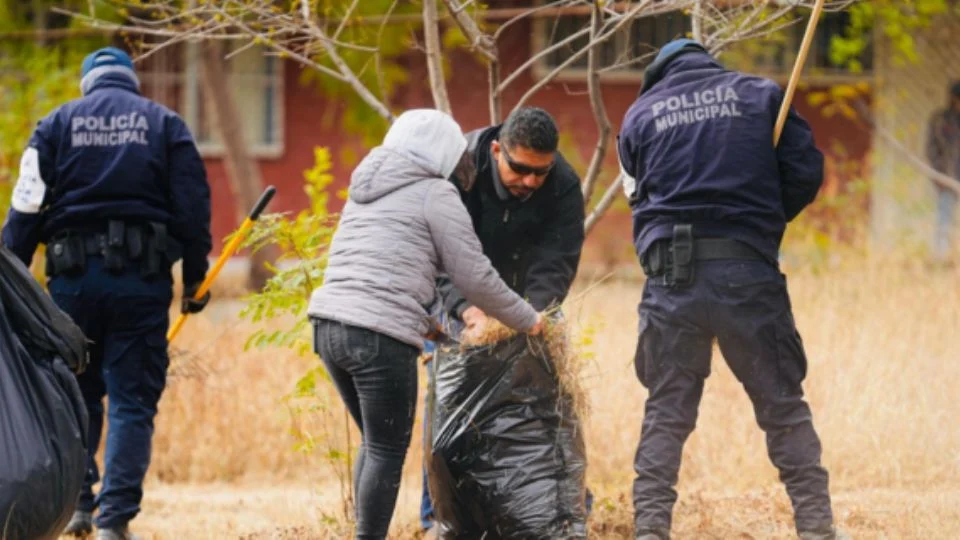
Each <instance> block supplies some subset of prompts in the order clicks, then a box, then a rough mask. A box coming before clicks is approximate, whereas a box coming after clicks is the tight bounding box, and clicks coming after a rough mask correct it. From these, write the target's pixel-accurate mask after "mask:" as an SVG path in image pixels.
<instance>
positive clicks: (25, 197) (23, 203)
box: [13, 147, 47, 214]
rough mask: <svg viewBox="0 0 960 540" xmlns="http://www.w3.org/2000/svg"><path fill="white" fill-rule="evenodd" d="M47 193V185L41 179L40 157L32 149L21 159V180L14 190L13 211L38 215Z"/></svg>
mask: <svg viewBox="0 0 960 540" xmlns="http://www.w3.org/2000/svg"><path fill="white" fill-rule="evenodd" d="M46 193H47V184H46V183H44V181H43V178H41V177H40V156H39V154H37V149H36V148H33V147H30V148H27V150H26V151H25V152H24V153H23V157H21V158H20V178H19V179H18V180H17V185H16V186H15V187H14V188H13V209H14V210H16V211H17V212H20V213H22V214H38V213H40V207H41V206H42V205H43V197H44V195H46Z"/></svg>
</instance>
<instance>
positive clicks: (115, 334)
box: [2, 47, 211, 539]
mask: <svg viewBox="0 0 960 540" xmlns="http://www.w3.org/2000/svg"><path fill="white" fill-rule="evenodd" d="M80 88H81V91H82V94H83V96H82V97H81V98H79V99H76V100H73V101H70V102H69V103H66V104H65V105H63V106H61V107H59V108H57V109H56V110H54V111H53V112H52V113H50V114H49V115H48V116H47V117H46V118H44V119H42V120H41V121H40V122H39V124H38V126H37V128H36V130H35V131H34V133H33V136H32V137H31V139H30V143H29V147H28V148H27V149H26V151H25V152H24V154H23V158H22V159H21V163H20V175H19V179H18V181H17V185H16V186H15V188H14V193H13V202H12V207H11V209H10V213H9V215H8V216H7V220H6V223H5V224H4V227H3V233H2V238H3V242H4V244H6V245H7V247H9V248H10V249H11V250H12V251H13V252H14V253H16V254H17V256H19V257H20V259H22V260H23V262H24V263H25V264H28V265H29V264H30V262H31V259H32V258H33V254H34V251H35V250H36V248H37V245H38V244H39V243H45V244H46V246H47V250H46V255H47V267H46V272H47V277H48V278H49V290H50V293H51V294H52V296H53V299H54V301H55V302H56V303H57V304H58V305H59V306H60V307H61V308H62V309H63V310H64V311H66V312H67V313H68V314H69V315H70V316H71V317H72V318H73V319H74V320H75V321H76V322H77V324H78V325H79V326H80V327H81V328H82V329H83V331H84V333H85V334H86V336H87V338H88V339H89V340H90V341H91V342H92V343H91V352H90V354H91V358H90V361H91V363H90V366H89V368H88V369H87V370H86V371H85V372H84V373H83V374H81V375H79V376H78V382H79V385H80V388H81V390H82V393H83V397H84V401H85V402H86V405H87V410H88V412H89V414H90V431H89V434H88V436H89V439H88V448H89V465H88V470H87V475H86V478H85V481H84V487H83V491H82V493H81V495H80V500H79V502H78V506H77V511H76V512H75V514H74V516H73V519H72V520H71V521H70V523H69V524H68V527H67V530H66V533H68V534H73V535H77V536H84V535H86V534H89V533H90V532H91V531H92V526H93V519H92V516H93V512H94V511H95V510H96V509H99V513H98V514H97V517H96V526H97V529H98V533H97V538H100V539H122V538H132V537H133V536H132V535H131V534H130V532H129V529H128V526H127V524H128V523H129V522H130V520H132V519H133V518H134V517H135V516H136V515H137V513H138V512H139V511H140V501H141V499H142V497H143V488H142V484H143V478H144V475H145V473H146V471H147V467H148V465H149V462H150V447H151V437H152V435H153V420H154V416H155V415H156V413H157V402H158V401H159V399H160V395H161V393H162V392H163V389H164V386H165V383H166V373H167V366H168V364H169V359H168V356H167V341H166V331H167V327H168V323H169V320H168V319H169V316H168V310H169V307H170V303H171V301H172V298H173V284H172V273H171V266H172V265H173V263H174V262H175V261H176V260H178V259H180V258H182V260H183V267H182V270H183V282H184V284H185V286H184V295H183V296H184V298H185V299H186V300H184V301H183V304H182V306H181V311H183V312H190V313H197V312H199V311H200V310H202V309H203V307H204V306H205V305H206V303H207V301H208V300H209V295H207V296H206V297H204V299H203V300H202V301H194V300H192V297H193V296H194V294H195V292H196V290H197V288H198V287H199V285H200V283H201V282H202V281H203V279H204V277H205V275H206V272H207V268H208V261H207V256H208V255H209V252H210V249H211V238H210V188H209V185H208V183H207V178H206V173H205V170H204V165H203V162H202V161H201V159H200V155H199V154H198V152H197V148H196V145H195V143H194V140H193V137H192V136H191V134H190V131H189V130H188V129H187V126H186V125H185V124H184V122H183V120H181V119H180V117H178V116H177V115H176V114H175V113H173V112H172V111H170V110H169V109H167V108H165V107H163V106H161V105H159V104H157V103H154V102H152V101H150V100H148V99H146V98H145V97H143V96H141V95H140V92H139V81H138V79H137V75H136V73H135V71H134V68H133V63H132V61H131V59H130V57H129V56H128V55H127V54H126V53H125V52H123V51H121V50H119V49H116V48H113V47H109V48H105V49H101V50H98V51H96V52H94V53H92V54H90V55H89V56H87V58H86V59H84V61H83V65H82V80H81V83H80ZM104 396H106V397H107V398H108V409H107V417H108V419H109V422H108V423H109V429H108V430H107V434H106V449H105V456H104V472H103V477H102V484H101V486H100V492H99V494H98V495H97V496H96V497H94V495H93V491H92V487H93V485H94V484H95V483H97V481H99V480H100V479H101V478H100V475H99V472H98V469H97V464H96V462H95V461H94V455H95V454H96V452H97V447H98V446H99V443H100V436H101V431H102V428H103V415H104V407H103V398H104Z"/></svg>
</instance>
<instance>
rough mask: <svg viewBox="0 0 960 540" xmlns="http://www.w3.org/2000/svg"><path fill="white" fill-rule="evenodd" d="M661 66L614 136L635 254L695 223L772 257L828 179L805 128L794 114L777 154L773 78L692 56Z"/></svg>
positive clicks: (700, 230)
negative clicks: (678, 226) (624, 177)
mask: <svg viewBox="0 0 960 540" xmlns="http://www.w3.org/2000/svg"><path fill="white" fill-rule="evenodd" d="M656 68H657V69H654V70H651V71H652V72H654V73H655V74H656V76H657V79H656V80H654V81H652V83H651V84H649V85H647V86H645V89H644V92H643V93H642V94H641V96H640V97H639V98H638V99H637V101H636V102H635V103H634V104H633V105H632V106H631V107H630V109H629V110H628V112H627V114H626V116H625V118H624V120H623V123H622V127H621V131H620V135H619V137H618V148H617V149H618V154H619V157H620V164H621V166H622V167H623V170H624V172H625V173H626V174H627V175H628V177H629V178H628V179H627V182H626V188H627V192H628V193H627V194H628V196H629V197H630V205H631V208H632V211H633V226H634V244H635V245H636V249H637V253H638V255H640V256H642V255H643V253H644V252H645V251H646V250H647V248H648V247H649V246H650V245H651V244H652V243H653V242H654V241H656V240H658V239H662V238H667V237H669V236H670V235H671V234H672V229H673V226H674V225H675V224H680V223H692V224H693V225H694V234H695V235H698V236H711V237H728V238H733V239H737V240H740V241H743V242H745V243H747V244H749V245H750V246H752V247H754V248H755V249H757V250H758V251H760V252H761V253H762V254H764V255H765V256H766V257H767V258H768V259H770V260H771V261H776V260H777V255H778V251H779V247H780V243H781V241H782V238H783V233H784V230H785V228H786V224H787V222H789V221H790V220H792V219H793V218H795V217H796V216H797V215H798V214H799V213H800V211H801V210H803V208H804V207H806V206H807V205H808V204H810V202H812V201H813V200H814V198H815V196H816V194H817V191H818V190H819V189H820V186H821V184H822V182H823V155H822V154H821V152H820V151H819V150H818V149H817V147H816V146H815V144H814V139H813V134H812V132H811V130H810V127H809V125H808V124H807V123H806V121H804V120H803V119H802V118H801V117H800V116H799V115H798V114H797V113H796V111H794V110H792V109H791V111H790V114H789V117H788V120H787V122H786V126H785V128H784V131H783V135H782V137H781V139H780V144H779V146H778V147H777V148H776V149H775V148H774V147H773V131H774V124H775V123H776V118H777V113H778V111H779V108H780V104H781V102H782V100H783V92H782V91H781V90H780V88H779V87H778V86H777V85H776V84H775V83H774V82H773V81H770V80H768V79H763V78H760V77H755V76H751V75H747V74H744V73H740V72H736V71H729V70H726V69H724V68H723V67H722V66H721V65H720V64H719V63H718V62H717V61H716V60H715V59H713V58H712V57H711V56H710V55H709V54H707V53H705V52H702V51H696V50H693V51H691V50H686V51H684V52H682V53H680V54H678V55H674V56H668V57H666V58H664V63H663V65H661V66H656Z"/></svg>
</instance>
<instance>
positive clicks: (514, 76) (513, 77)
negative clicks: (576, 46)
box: [497, 26, 593, 92]
mask: <svg viewBox="0 0 960 540" xmlns="http://www.w3.org/2000/svg"><path fill="white" fill-rule="evenodd" d="M588 35H590V27H589V26H587V27H586V28H582V29H580V30H578V31H577V32H574V33H573V34H570V35H569V36H567V37H566V38H564V39H562V40H560V41H558V42H556V43H554V44H553V45H551V46H549V47H546V48H544V49H543V50H541V51H540V52H538V53H537V54H535V55H533V56H531V57H530V58H528V59H527V61H526V62H524V63H523V64H521V65H520V67H518V68H517V69H515V70H514V72H513V73H511V74H510V76H509V77H507V78H506V79H504V80H503V82H502V83H500V85H499V86H498V87H497V91H498V92H503V91H504V90H506V88H507V87H508V86H510V83H512V82H513V81H515V80H517V78H518V77H520V76H521V75H523V72H524V71H526V70H527V69H529V68H530V66H533V65H534V64H536V63H537V61H539V60H540V59H541V58H545V57H546V56H548V55H550V54H553V53H554V52H556V51H558V50H559V49H562V48H563V47H566V46H567V45H569V44H570V43H573V42H574V41H576V40H578V39H580V38H582V37H585V36H588ZM590 43H591V44H592V43H593V41H592V40H591V42H590ZM581 50H582V49H581ZM590 50H593V47H590V46H589V45H588V48H587V49H586V51H583V52H587V51H590ZM581 56H582V55H581ZM578 58H579V57H578ZM574 61H576V60H574Z"/></svg>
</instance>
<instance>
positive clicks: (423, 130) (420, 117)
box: [350, 109, 467, 203]
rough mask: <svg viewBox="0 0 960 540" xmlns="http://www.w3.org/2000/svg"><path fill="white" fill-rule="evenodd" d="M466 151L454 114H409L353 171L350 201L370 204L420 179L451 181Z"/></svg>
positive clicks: (416, 111)
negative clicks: (449, 179)
mask: <svg viewBox="0 0 960 540" xmlns="http://www.w3.org/2000/svg"><path fill="white" fill-rule="evenodd" d="M466 148H467V139H466V138H465V137H464V136H463V131H461V129H460V125H459V124H457V122H456V121H454V119H453V118H451V117H450V115H448V114H446V113H443V112H440V111H437V110H434V109H413V110H410V111H407V112H405V113H403V114H401V115H400V116H399V117H398V118H397V119H396V121H394V123H393V125H392V126H390V129H389V131H387V134H386V136H385V137H384V138H383V144H381V145H380V146H378V147H377V148H374V149H373V150H371V151H370V153H369V154H367V156H366V157H365V158H364V159H363V161H361V162H360V165H359V166H357V168H356V169H355V170H354V171H353V176H352V177H351V179H350V198H351V199H353V200H354V201H356V202H358V203H368V202H371V201H374V200H377V199H379V198H381V197H383V196H384V195H387V194H389V193H392V192H394V191H396V190H398V189H400V188H402V187H404V186H407V185H409V184H412V183H414V182H417V181H420V180H427V179H430V178H448V177H449V176H450V175H451V174H453V171H454V169H455V168H456V166H457V163H458V162H459V161H460V158H461V156H463V152H464V150H466Z"/></svg>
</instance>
